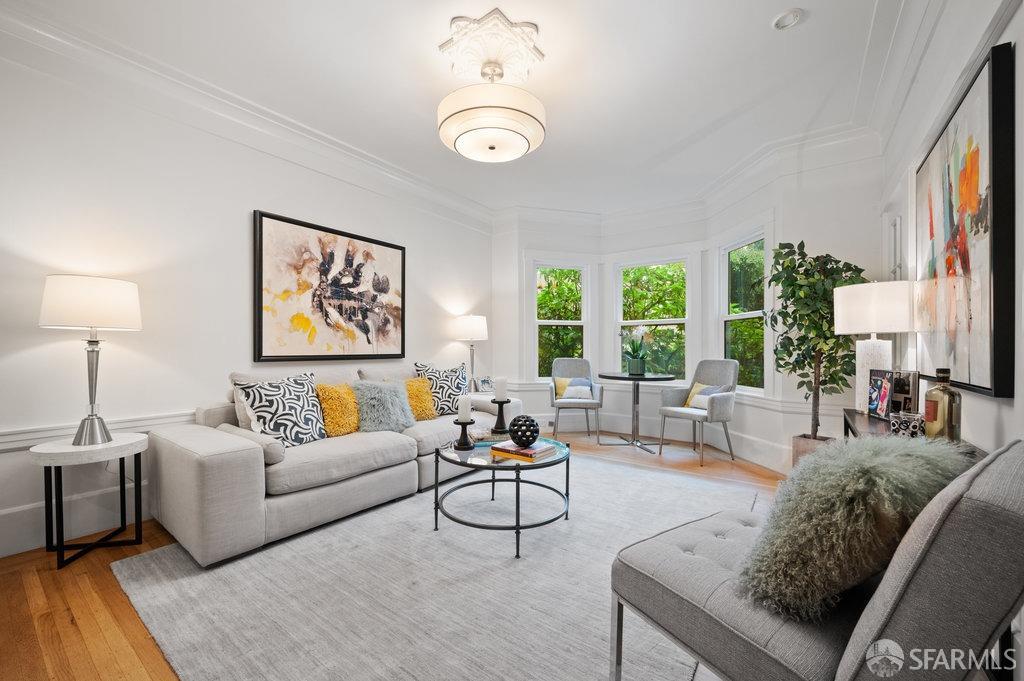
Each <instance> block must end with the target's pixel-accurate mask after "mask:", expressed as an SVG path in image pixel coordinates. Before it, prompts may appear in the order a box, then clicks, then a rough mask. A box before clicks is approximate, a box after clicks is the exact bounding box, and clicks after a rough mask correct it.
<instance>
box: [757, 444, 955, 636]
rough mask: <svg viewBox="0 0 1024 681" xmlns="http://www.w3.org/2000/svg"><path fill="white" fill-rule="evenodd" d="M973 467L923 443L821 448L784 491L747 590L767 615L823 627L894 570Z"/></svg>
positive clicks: (949, 447)
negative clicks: (865, 586) (923, 518)
mask: <svg viewBox="0 0 1024 681" xmlns="http://www.w3.org/2000/svg"><path fill="white" fill-rule="evenodd" d="M970 464H971V462H970V460H969V459H968V458H967V457H966V456H964V455H963V454H962V453H961V451H960V449H959V447H958V446H957V445H955V444H953V443H951V442H948V441H946V440H926V439H925V438H920V437H919V438H908V437H860V438H851V439H848V440H836V441H834V442H830V443H829V444H827V445H825V446H823V447H820V448H819V449H818V450H817V451H816V452H815V453H814V454H812V455H811V456H807V457H804V458H803V460H801V461H800V464H799V465H798V466H797V467H796V468H795V469H794V470H793V472H792V473H790V476H789V478H788V479H787V480H784V481H783V482H782V484H780V485H779V489H778V491H777V492H776V494H775V503H774V504H773V505H772V510H771V513H770V514H769V515H768V519H767V521H766V522H765V527H764V531H763V532H762V533H761V536H760V537H759V538H758V540H757V543H756V544H755V546H754V548H753V550H752V551H751V554H750V558H749V560H748V561H747V564H746V565H745V566H744V569H743V576H742V581H743V583H744V585H745V586H746V587H748V588H749V589H750V594H751V596H752V597H753V598H754V599H756V600H757V601H758V602H760V603H761V604H762V605H764V606H765V607H767V608H770V609H772V610H776V611H778V612H780V613H782V614H784V615H789V616H790V617H793V618H796V619H800V620H816V619H820V618H821V617H822V616H824V615H825V614H826V613H827V612H828V610H829V609H830V608H831V607H832V606H833V605H834V604H836V603H837V602H839V599H840V597H841V595H842V593H843V592H844V591H846V590H847V589H849V588H850V587H852V586H854V585H855V584H859V583H860V582H862V581H864V580H865V579H867V578H868V577H870V576H872V575H874V574H876V573H878V572H880V571H881V570H883V569H885V566H886V564H887V563H888V562H889V559H890V558H892V554H893V553H894V552H895V551H896V547H897V546H899V543H900V539H902V537H903V535H904V533H905V532H906V531H907V528H909V527H910V523H911V522H913V520H914V518H916V517H917V514H918V513H920V512H921V510H922V509H923V508H924V507H925V506H926V505H927V504H928V502H929V501H931V499H932V497H934V496H935V495H936V494H938V493H939V492H941V491H942V489H943V488H944V487H945V486H946V485H947V484H949V482H950V481H951V480H952V479H953V478H955V477H956V476H957V475H959V474H960V473H961V472H963V471H964V470H965V469H967V468H968V467H969V466H970Z"/></svg>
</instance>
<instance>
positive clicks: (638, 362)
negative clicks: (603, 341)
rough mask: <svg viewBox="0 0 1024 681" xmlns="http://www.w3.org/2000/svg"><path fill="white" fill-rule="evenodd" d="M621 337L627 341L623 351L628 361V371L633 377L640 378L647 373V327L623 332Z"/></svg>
mask: <svg viewBox="0 0 1024 681" xmlns="http://www.w3.org/2000/svg"><path fill="white" fill-rule="evenodd" d="M621 336H622V337H623V338H624V339H626V345H625V347H624V348H623V349H622V356H623V357H624V358H625V360H626V371H627V372H628V373H629V374H631V375H633V376H640V375H643V374H644V373H646V371H647V357H648V356H649V353H648V350H647V327H646V326H643V325H642V324H641V325H640V326H634V327H633V328H631V329H630V330H629V331H623V332H622V333H621Z"/></svg>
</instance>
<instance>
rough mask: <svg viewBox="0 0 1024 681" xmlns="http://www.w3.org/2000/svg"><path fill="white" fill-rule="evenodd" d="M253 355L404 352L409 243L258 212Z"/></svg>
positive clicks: (283, 357)
mask: <svg viewBox="0 0 1024 681" xmlns="http://www.w3.org/2000/svg"><path fill="white" fill-rule="evenodd" d="M253 230H254V234H255V262H254V263H253V270H254V273H255V280H254V286H253V289H254V310H253V320H254V322H253V341H254V342H253V360H254V361H256V362H271V361H301V360H306V361H308V360H335V359H395V358H402V357H405V298H404V292H405V247H404V246H397V245H395V244H390V243H387V242H385V241H380V240H378V239H372V238H370V237H365V236H357V235H355V234H349V233H348V232H342V231H339V230H336V229H331V228H329V227H321V226H320V225H314V224H312V223H309V222H303V221H302V220H294V219H292V218H286V217H283V216H281V215H274V214H272V213H265V212H263V211H258V210H257V211H254V212H253Z"/></svg>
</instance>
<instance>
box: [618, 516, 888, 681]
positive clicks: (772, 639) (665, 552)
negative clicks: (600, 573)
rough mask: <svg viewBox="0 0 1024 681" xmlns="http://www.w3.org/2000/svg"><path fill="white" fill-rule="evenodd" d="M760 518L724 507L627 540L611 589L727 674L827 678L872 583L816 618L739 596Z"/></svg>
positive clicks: (805, 680) (789, 680)
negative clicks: (786, 613)
mask: <svg viewBox="0 0 1024 681" xmlns="http://www.w3.org/2000/svg"><path fill="white" fill-rule="evenodd" d="M762 523H763V518H762V517H761V516H759V515H757V514H754V513H747V512H743V511H723V512H721V513H717V514H715V515H712V516H709V517H707V518H702V519H700V520H695V521H693V522H690V523H687V524H685V525H681V526H679V527H676V528H673V529H671V530H667V531H665V532H662V533H661V534H658V535H655V536H654V537H651V538H650V539H646V540H644V541H641V542H638V543H636V544H633V545H631V546H628V547H626V548H624V549H623V550H622V551H620V552H619V555H618V557H617V558H616V559H615V561H614V563H613V564H612V589H613V590H614V591H615V593H617V594H618V595H619V596H620V597H621V598H622V599H623V600H624V601H626V602H627V603H629V604H630V605H632V606H633V607H635V608H637V609H638V610H640V611H641V612H643V613H644V614H645V615H646V616H647V617H649V618H650V619H652V620H653V621H654V622H655V623H656V624H658V625H659V626H661V627H662V628H664V629H665V630H667V631H668V632H669V633H670V634H672V635H673V636H675V637H676V638H678V639H679V640H680V641H682V642H684V643H685V644H686V646H687V647H688V648H690V650H692V651H693V653H694V654H696V655H698V656H699V657H702V658H704V659H706V660H707V661H708V662H709V663H710V664H712V666H714V667H715V668H717V669H718V670H719V671H721V672H722V673H723V674H725V675H726V676H727V677H728V678H735V679H741V678H742V679H755V678H756V679H759V680H761V681H826V680H827V681H832V679H833V677H834V676H835V672H836V668H837V667H838V665H839V660H840V658H841V657H842V655H843V650H844V648H845V647H846V640H847V639H848V638H849V636H850V632H851V631H852V630H853V628H854V626H855V625H856V623H857V617H858V615H859V614H860V611H861V608H862V607H863V604H864V603H865V602H866V600H867V598H868V597H869V595H870V594H869V593H868V592H869V591H870V588H869V587H862V588H860V589H859V590H858V591H857V592H856V593H852V594H850V597H849V598H846V599H844V600H843V602H842V604H841V605H840V607H839V608H837V609H836V610H835V611H834V612H833V615H832V617H830V618H829V619H828V620H827V621H826V622H824V623H817V624H809V623H803V622H796V621H794V620H790V619H787V618H784V617H782V616H781V615H778V614H775V613H773V612H770V611H768V610H766V609H765V608H763V607H761V606H759V605H758V604H757V603H755V602H754V601H752V600H749V599H747V598H744V597H743V596H742V595H741V594H740V592H739V590H738V588H737V584H738V579H739V571H740V568H741V566H742V564H743V560H744V558H745V556H746V554H747V552H748V551H749V550H750V548H751V547H752V546H753V545H754V542H755V540H756V539H757V537H758V535H759V534H760V532H761V525H762ZM627 635H628V634H627Z"/></svg>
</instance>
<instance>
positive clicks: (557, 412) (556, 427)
mask: <svg viewBox="0 0 1024 681" xmlns="http://www.w3.org/2000/svg"><path fill="white" fill-rule="evenodd" d="M560 411H561V409H559V408H558V407H555V431H554V432H553V433H552V434H551V439H553V440H557V439H558V414H559V412H560Z"/></svg>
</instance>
